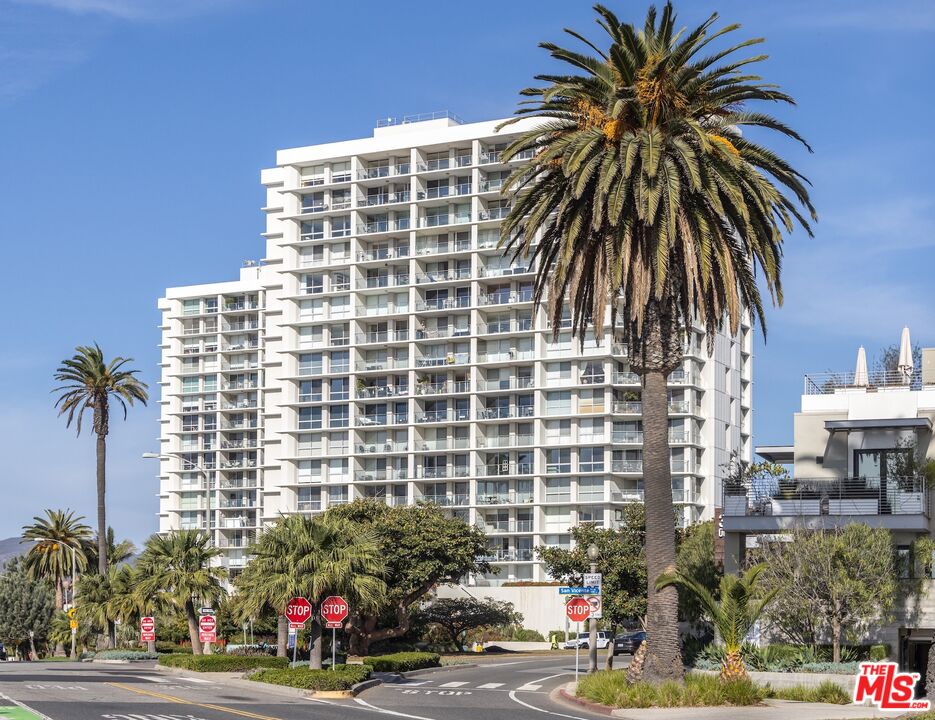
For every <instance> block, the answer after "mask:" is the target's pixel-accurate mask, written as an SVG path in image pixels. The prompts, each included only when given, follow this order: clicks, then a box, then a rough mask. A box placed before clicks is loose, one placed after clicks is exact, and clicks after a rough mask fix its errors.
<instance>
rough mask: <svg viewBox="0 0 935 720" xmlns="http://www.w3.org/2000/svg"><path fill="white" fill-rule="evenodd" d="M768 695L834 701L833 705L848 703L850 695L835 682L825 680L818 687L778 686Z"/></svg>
mask: <svg viewBox="0 0 935 720" xmlns="http://www.w3.org/2000/svg"><path fill="white" fill-rule="evenodd" d="M770 697H774V698H778V699H779V700H797V701H798V702H813V703H816V702H817V703H834V704H835V705H849V704H850V703H851V696H850V695H849V694H848V693H847V691H845V690H844V689H843V688H842V687H841V686H840V685H838V684H837V683H833V682H831V681H830V680H826V681H825V682H823V683H822V684H821V685H819V686H818V687H808V686H806V685H796V686H795V687H791V688H778V689H776V690H772V689H771V690H770Z"/></svg>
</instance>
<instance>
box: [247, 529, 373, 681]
mask: <svg viewBox="0 0 935 720" xmlns="http://www.w3.org/2000/svg"><path fill="white" fill-rule="evenodd" d="M249 553H250V554H251V555H253V560H252V561H251V562H250V564H249V565H247V567H246V569H245V570H244V572H243V574H242V575H241V576H240V578H238V581H237V588H238V592H239V593H240V594H242V595H243V608H244V611H245V612H248V613H252V614H254V615H258V614H259V613H260V612H262V610H263V609H264V608H265V607H272V608H275V609H276V612H277V613H278V614H279V615H282V613H283V612H284V611H285V607H286V603H287V602H288V601H289V600H290V599H291V598H293V597H304V598H307V599H308V601H309V602H310V603H311V604H312V619H311V641H312V649H311V653H310V657H309V665H310V667H312V668H321V624H320V621H319V614H318V607H317V606H318V604H319V603H320V602H321V601H322V600H324V599H325V598H326V597H327V596H329V595H343V596H344V597H346V598H347V599H348V602H350V603H351V604H353V605H355V606H356V607H372V606H373V605H374V604H375V603H376V602H377V600H378V599H379V598H380V597H381V596H382V595H383V593H384V592H385V591H386V585H385V584H384V582H383V580H381V579H380V577H379V576H380V574H381V570H382V563H381V560H380V549H379V544H378V542H377V538H376V536H375V535H374V534H373V532H372V531H371V530H369V529H367V528H363V527H361V526H360V525H358V524H357V523H354V522H351V521H349V520H345V519H342V518H332V517H327V516H326V517H317V518H309V517H304V516H302V515H290V516H288V517H282V518H280V519H279V520H278V521H277V522H276V524H275V525H273V526H272V527H271V528H269V529H268V530H266V531H265V532H264V533H263V534H262V535H261V536H260V538H259V540H257V542H256V544H255V545H253V546H252V547H251V548H250V550H249Z"/></svg>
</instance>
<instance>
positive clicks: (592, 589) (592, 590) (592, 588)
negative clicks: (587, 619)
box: [558, 585, 601, 595]
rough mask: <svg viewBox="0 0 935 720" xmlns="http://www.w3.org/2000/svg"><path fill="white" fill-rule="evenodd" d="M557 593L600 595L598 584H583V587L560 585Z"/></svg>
mask: <svg viewBox="0 0 935 720" xmlns="http://www.w3.org/2000/svg"><path fill="white" fill-rule="evenodd" d="M558 594H559V595H600V594H601V586H600V585H585V586H583V587H560V588H559V589H558Z"/></svg>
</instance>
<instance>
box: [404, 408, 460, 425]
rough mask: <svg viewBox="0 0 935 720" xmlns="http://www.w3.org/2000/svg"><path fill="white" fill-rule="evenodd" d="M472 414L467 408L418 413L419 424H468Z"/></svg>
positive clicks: (417, 420)
mask: <svg viewBox="0 0 935 720" xmlns="http://www.w3.org/2000/svg"><path fill="white" fill-rule="evenodd" d="M470 419H471V413H470V411H469V410H468V409H467V408H463V409H459V410H427V411H425V412H421V413H416V422H418V423H440V422H467V421H468V420H470Z"/></svg>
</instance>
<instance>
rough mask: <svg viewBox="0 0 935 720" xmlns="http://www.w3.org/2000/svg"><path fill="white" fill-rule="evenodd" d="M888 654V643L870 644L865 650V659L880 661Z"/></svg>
mask: <svg viewBox="0 0 935 720" xmlns="http://www.w3.org/2000/svg"><path fill="white" fill-rule="evenodd" d="M889 656H890V646H889V645H871V646H870V648H869V649H868V650H867V659H868V660H873V661H874V662H882V661H883V660H886V659H887V658H888V657H889Z"/></svg>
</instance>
